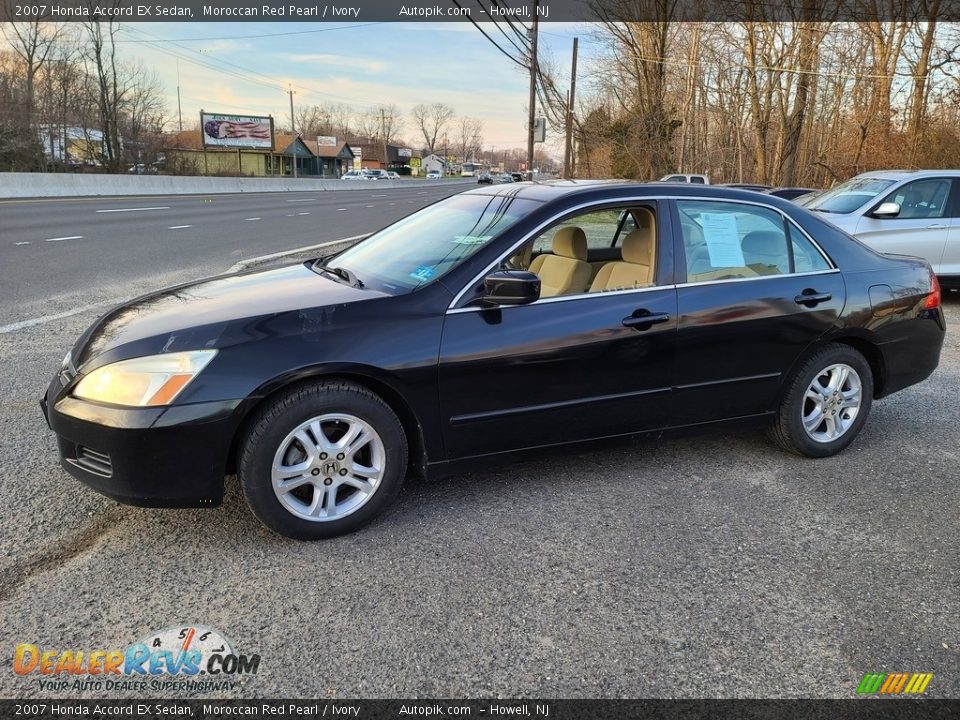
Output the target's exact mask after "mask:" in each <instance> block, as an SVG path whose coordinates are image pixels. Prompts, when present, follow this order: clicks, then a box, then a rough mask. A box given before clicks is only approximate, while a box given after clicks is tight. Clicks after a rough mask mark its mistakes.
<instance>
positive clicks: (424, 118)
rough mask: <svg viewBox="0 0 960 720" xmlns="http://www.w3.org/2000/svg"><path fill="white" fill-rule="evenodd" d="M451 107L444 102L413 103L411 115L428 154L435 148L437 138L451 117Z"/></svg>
mask: <svg viewBox="0 0 960 720" xmlns="http://www.w3.org/2000/svg"><path fill="white" fill-rule="evenodd" d="M453 114H454V113H453V108H452V107H450V106H449V105H445V104H444V103H432V104H430V105H424V104H420V105H415V106H414V108H413V111H412V112H411V115H412V117H413V121H414V123H415V124H416V126H417V128H418V129H419V130H420V133H421V135H423V142H424V145H425V147H426V148H427V150H428V151H429V152H430V154H433V153H434V152H435V151H436V149H437V140H438V139H439V138H440V137H441V136H442V134H443V131H444V129H445V128H446V127H447V124H448V123H449V122H450V120H451V119H452V118H453Z"/></svg>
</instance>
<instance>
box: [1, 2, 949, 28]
mask: <svg viewBox="0 0 960 720" xmlns="http://www.w3.org/2000/svg"><path fill="white" fill-rule="evenodd" d="M934 7H936V13H935V14H932V13H933V9H932V8H934ZM534 15H536V17H537V18H538V19H539V21H540V22H596V21H599V20H604V21H661V20H671V21H676V22H683V21H756V22H764V21H771V22H772V21H800V20H804V21H815V20H818V21H871V20H873V21H878V20H903V21H909V20H918V21H924V20H930V19H934V18H935V19H937V20H939V21H941V22H945V21H956V20H960V0H940V2H939V3H938V4H935V3H931V2H929V0H900V1H898V2H886V1H878V0H713V2H708V3H707V2H701V1H700V0H671V2H664V1H663V0H409V1H407V0H266V1H264V0H229V1H228V0H179V1H177V0H174V1H172V2H171V1H170V0H161V1H160V2H157V1H156V0H154V1H153V2H151V1H150V0H35V1H31V0H0V22H9V21H30V20H48V21H56V22H90V21H97V20H99V21H104V22H106V21H110V20H114V21H119V22H170V21H176V22H248V21H249V22H274V21H276V22H300V21H303V22H323V23H330V22H351V23H358V22H359V23H363V22H475V23H478V22H489V21H491V20H496V21H502V20H508V19H509V20H515V21H518V22H521V23H528V22H530V21H532V19H533V17H534Z"/></svg>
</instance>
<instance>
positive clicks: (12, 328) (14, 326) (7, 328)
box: [0, 303, 111, 335]
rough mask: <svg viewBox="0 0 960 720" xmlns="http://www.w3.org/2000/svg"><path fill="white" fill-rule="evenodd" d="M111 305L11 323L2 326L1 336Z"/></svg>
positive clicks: (99, 304)
mask: <svg viewBox="0 0 960 720" xmlns="http://www.w3.org/2000/svg"><path fill="white" fill-rule="evenodd" d="M110 304H111V303H98V304H96V305H85V306H83V307H78V308H74V309H73V310H67V311H66V312H62V313H56V314H55V315H41V316H40V317H35V318H30V319H29V320H21V321H20V322H15V323H11V324H10V325H0V335H5V334H6V333H12V332H16V331H17V330H23V329H24V328H28V327H33V326H34V325H42V324H43V323H48V322H51V321H53V320H61V319H63V318H68V317H71V316H72V315H79V314H80V313H85V312H89V311H90V310H97V309H99V308H102V307H104V306H105V305H110Z"/></svg>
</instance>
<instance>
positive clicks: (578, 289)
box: [42, 182, 945, 539]
mask: <svg viewBox="0 0 960 720" xmlns="http://www.w3.org/2000/svg"><path fill="white" fill-rule="evenodd" d="M944 332H945V324H944V316H943V313H942V310H941V308H940V291H939V287H938V285H937V281H936V278H935V276H934V275H933V273H932V272H931V269H930V266H929V265H927V263H925V262H924V261H922V260H918V259H915V258H910V257H890V256H884V255H879V254H877V253H875V252H873V251H872V250H869V249H868V248H866V247H864V246H863V245H861V244H860V243H858V242H856V241H855V240H853V239H852V238H850V237H849V236H848V235H846V234H844V233H843V232H841V231H840V230H838V229H837V228H835V227H834V226H833V225H830V224H829V223H827V222H825V221H823V220H821V219H820V218H819V217H817V216H816V215H814V214H812V213H810V212H807V211H806V210H804V209H803V208H800V207H798V206H796V205H794V204H792V203H789V202H787V201H784V200H781V199H779V198H776V197H768V196H761V195H759V194H757V193H754V192H746V191H740V190H731V189H722V188H715V187H705V186H684V185H669V186H668V185H664V184H662V183H655V184H641V185H630V184H621V183H588V182H556V183H547V184H521V185H502V186H493V187H483V188H477V189H475V190H472V191H470V192H466V193H463V194H460V195H456V196H453V197H451V198H447V199H445V200H441V201H440V202H438V203H436V204H434V205H431V206H428V207H426V208H424V209H423V210H420V211H419V212H417V213H414V214H413V215H411V216H409V217H407V218H405V219H403V220H401V221H399V222H397V223H395V224H393V225H391V226H389V227H387V228H385V229H383V230H381V231H380V232H378V233H376V234H374V235H373V236H371V237H370V238H368V239H367V240H365V241H363V242H361V243H359V244H358V245H355V246H353V247H351V248H350V249H348V250H345V251H343V252H341V253H340V254H338V255H336V256H333V257H326V258H320V259H318V260H316V261H312V262H306V263H298V264H291V265H288V266H285V267H280V268H276V269H270V270H261V271H257V272H247V273H241V274H234V275H226V276H221V277H215V278H212V279H208V280H203V281H200V282H194V283H189V284H185V285H180V286H177V287H173V288H170V289H167V290H163V291H160V292H156V293H152V294H150V295H146V296H143V297H140V298H138V299H136V300H133V301H131V302H129V303H128V304H126V305H122V306H120V307H118V308H116V309H114V310H112V311H110V312H108V313H107V314H106V315H104V316H103V317H101V318H100V319H99V320H98V321H97V322H96V323H95V324H94V325H93V326H92V327H91V328H90V329H89V330H87V332H86V333H84V334H83V336H82V337H81V338H80V339H79V340H78V341H77V343H76V345H75V346H74V347H73V349H72V350H71V352H70V353H68V355H67V357H66V358H65V359H64V361H63V364H62V367H60V369H59V371H58V372H57V374H56V376H55V377H54V378H53V381H52V382H51V383H50V386H49V388H48V390H47V393H46V397H45V398H44V400H43V403H42V404H43V408H44V411H45V413H46V414H47V417H48V421H49V423H50V426H51V427H52V428H53V430H54V432H56V434H57V439H58V442H59V450H60V455H61V461H62V464H63V467H64V468H65V469H66V470H67V471H68V472H69V473H71V474H72V475H74V476H75V477H77V478H78V479H80V480H81V481H83V482H84V483H86V484H88V485H89V486H91V487H93V488H94V489H96V490H98V491H100V492H102V493H104V494H106V495H108V496H110V497H112V498H115V499H117V500H119V501H121V502H125V503H130V504H134V505H147V506H164V507H167V506H174V507H208V506H214V505H217V504H219V503H220V502H221V499H222V496H223V487H224V476H225V475H227V474H231V473H234V472H235V473H237V475H238V476H239V479H240V483H241V486H242V488H243V491H244V493H245V495H246V498H247V501H248V502H249V505H250V507H251V508H252V510H253V512H254V513H255V514H256V515H257V517H259V518H260V519H261V520H262V521H263V522H264V523H265V524H267V525H268V526H269V527H271V528H273V529H274V530H276V531H277V532H279V533H282V534H284V535H288V536H290V537H295V538H303V539H312V538H321V537H328V536H332V535H337V534H340V533H344V532H349V531H352V530H355V529H356V528H358V527H360V526H362V525H363V524H364V523H366V522H368V521H370V520H371V519H372V518H374V517H375V516H377V515H378V514H379V513H381V512H382V511H383V510H384V509H385V508H386V507H387V505H389V503H390V502H391V500H393V498H394V497H395V496H396V494H397V492H398V491H399V490H400V486H401V484H402V482H403V480H404V477H405V476H406V475H407V474H408V472H411V471H415V472H416V471H431V472H437V471H445V472H455V471H457V470H462V469H464V468H471V467H477V466H478V465H486V464H487V463H489V462H490V461H492V460H496V459H499V460H503V459H505V458H515V457H517V456H518V455H519V454H522V453H525V452H526V451H531V450H536V449H542V448H544V447H547V446H556V445H562V444H567V443H578V442H582V441H588V440H597V439H602V438H612V437H619V436H631V435H642V434H646V433H657V434H660V433H664V432H669V431H683V430H687V429H689V428H716V429H723V428H730V427H734V426H737V427H740V426H761V427H767V428H768V429H769V431H770V434H771V436H772V438H773V440H774V441H775V442H776V443H778V444H779V445H780V446H782V447H783V448H785V449H786V450H788V451H792V452H794V453H798V454H800V455H804V456H808V457H824V456H828V455H833V454H834V453H837V452H839V451H840V450H842V449H843V448H845V447H846V446H847V445H849V444H850V443H851V442H852V441H853V440H854V438H855V437H856V436H857V434H858V432H859V431H860V429H861V427H862V426H863V423H864V422H865V420H866V418H867V414H868V413H869V411H870V406H871V403H872V402H873V401H874V400H875V399H878V398H882V397H884V396H886V395H889V394H890V393H893V392H896V391H898V390H900V389H902V388H904V387H906V386H908V385H911V384H914V383H918V382H920V381H921V380H923V379H924V378H926V377H927V376H929V375H930V373H932V372H933V370H934V368H936V366H937V363H938V361H939V357H940V349H941V346H942V344H943V339H944ZM918 420H919V419H918Z"/></svg>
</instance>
